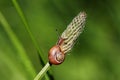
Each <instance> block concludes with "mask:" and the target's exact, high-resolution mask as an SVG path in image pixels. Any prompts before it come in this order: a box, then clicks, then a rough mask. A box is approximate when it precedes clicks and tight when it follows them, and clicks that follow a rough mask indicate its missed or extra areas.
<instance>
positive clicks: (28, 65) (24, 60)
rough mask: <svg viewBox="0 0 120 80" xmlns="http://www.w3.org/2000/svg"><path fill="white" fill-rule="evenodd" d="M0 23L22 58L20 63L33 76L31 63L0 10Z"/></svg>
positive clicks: (33, 71)
mask: <svg viewBox="0 0 120 80" xmlns="http://www.w3.org/2000/svg"><path fill="white" fill-rule="evenodd" d="M0 23H1V24H2V25H3V28H4V29H5V31H6V33H7V35H8V36H9V38H10V40H11V42H12V44H13V45H14V46H15V48H16V50H17V52H18V54H19V56H20V58H21V60H22V63H23V64H24V66H25V68H26V69H27V71H28V73H29V74H30V76H31V77H34V76H35V70H34V68H33V65H32V64H31V62H30V61H29V58H28V57H27V55H26V52H25V50H24V48H23V46H22V45H21V43H20V41H19V40H18V39H17V37H16V35H15V33H14V32H13V31H12V30H11V27H10V25H9V24H8V22H7V21H6V19H5V17H4V16H3V14H2V13H1V12H0Z"/></svg>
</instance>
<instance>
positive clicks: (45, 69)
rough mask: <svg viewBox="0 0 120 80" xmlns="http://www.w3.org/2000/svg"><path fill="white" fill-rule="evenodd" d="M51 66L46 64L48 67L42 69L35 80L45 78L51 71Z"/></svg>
mask: <svg viewBox="0 0 120 80" xmlns="http://www.w3.org/2000/svg"><path fill="white" fill-rule="evenodd" d="M49 68H50V64H49V62H47V63H46V65H45V66H44V67H43V68H42V70H41V71H40V72H39V73H38V74H37V76H36V77H35V78H34V80H39V79H40V80H41V78H42V77H43V76H44V74H45V73H46V72H47V71H48V70H49Z"/></svg>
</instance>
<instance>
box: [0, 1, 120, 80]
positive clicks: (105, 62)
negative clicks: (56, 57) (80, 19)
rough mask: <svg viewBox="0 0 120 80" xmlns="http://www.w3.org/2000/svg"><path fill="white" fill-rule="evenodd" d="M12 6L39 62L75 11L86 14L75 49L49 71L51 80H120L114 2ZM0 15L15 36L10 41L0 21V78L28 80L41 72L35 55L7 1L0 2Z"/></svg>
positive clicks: (119, 24) (119, 7)
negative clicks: (19, 8)
mask: <svg viewBox="0 0 120 80" xmlns="http://www.w3.org/2000/svg"><path fill="white" fill-rule="evenodd" d="M17 2H18V4H19V5H20V7H21V9H22V11H23V13H24V15H25V18H26V20H27V22H28V24H29V28H30V30H31V33H32V34H33V36H34V37H35V40H36V43H37V44H38V45H39V48H40V50H41V52H42V55H43V56H44V60H45V62H47V61H48V51H49V49H50V48H51V47H52V46H53V45H55V44H56V42H57V40H58V37H59V35H58V34H57V33H56V29H57V30H58V32H59V33H60V34H61V33H62V32H63V31H64V29H65V28H66V27H67V25H68V24H69V23H70V22H71V20H72V19H73V18H74V17H75V16H76V15H77V14H78V13H79V12H80V11H85V12H86V13H87V22H86V27H85V29H84V31H83V33H82V34H81V35H80V37H79V39H78V41H77V43H76V45H75V46H74V48H73V49H72V51H71V52H70V53H68V55H67V56H66V60H65V61H64V63H63V64H61V65H59V66H52V67H51V70H52V76H53V77H54V80H120V0H17ZM0 11H1V12H2V14H3V15H4V17H5V19H6V20H7V21H8V23H9V25H10V28H11V31H12V32H13V34H14V35H15V36H16V38H12V37H10V35H9V32H10V31H6V30H5V28H4V26H3V25H2V23H0V80H33V78H34V77H35V75H36V74H37V73H38V72H39V71H40V70H41V69H42V63H41V61H40V57H39V54H38V51H37V49H36V47H35V46H34V43H33V41H32V40H31V37H30V35H29V34H28V32H27V30H26V28H25V25H24V24H23V22H22V20H21V17H20V16H19V14H18V13H17V11H16V8H15V6H14V5H13V3H12V0H0ZM6 29H7V28H6ZM16 39H17V40H18V44H17V46H16V43H17V42H16ZM44 79H45V78H43V80H44ZM51 80H53V79H51Z"/></svg>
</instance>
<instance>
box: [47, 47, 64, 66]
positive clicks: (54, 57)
mask: <svg viewBox="0 0 120 80" xmlns="http://www.w3.org/2000/svg"><path fill="white" fill-rule="evenodd" d="M48 58H49V63H50V64H54V65H59V64H61V63H62V62H63V61H64V58H65V55H64V53H63V52H62V51H61V49H60V47H59V46H58V45H55V46H53V47H52V48H51V49H50V51H49V55H48Z"/></svg>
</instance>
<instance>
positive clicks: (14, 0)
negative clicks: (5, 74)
mask: <svg viewBox="0 0 120 80" xmlns="http://www.w3.org/2000/svg"><path fill="white" fill-rule="evenodd" d="M12 2H13V4H14V6H15V8H16V10H17V12H18V14H19V16H20V18H21V20H22V21H23V23H24V25H25V28H26V30H27V31H28V33H29V35H30V37H31V39H32V41H33V43H34V46H35V47H36V49H37V51H38V53H39V55H40V58H41V61H42V62H43V63H44V64H45V60H44V57H43V54H42V51H41V50H40V48H39V46H38V44H37V42H36V40H35V38H34V36H33V34H32V32H31V31H30V29H29V25H28V23H27V20H26V18H25V16H24V14H23V12H22V10H21V8H20V6H19V4H18V3H17V1H16V0H12Z"/></svg>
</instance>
